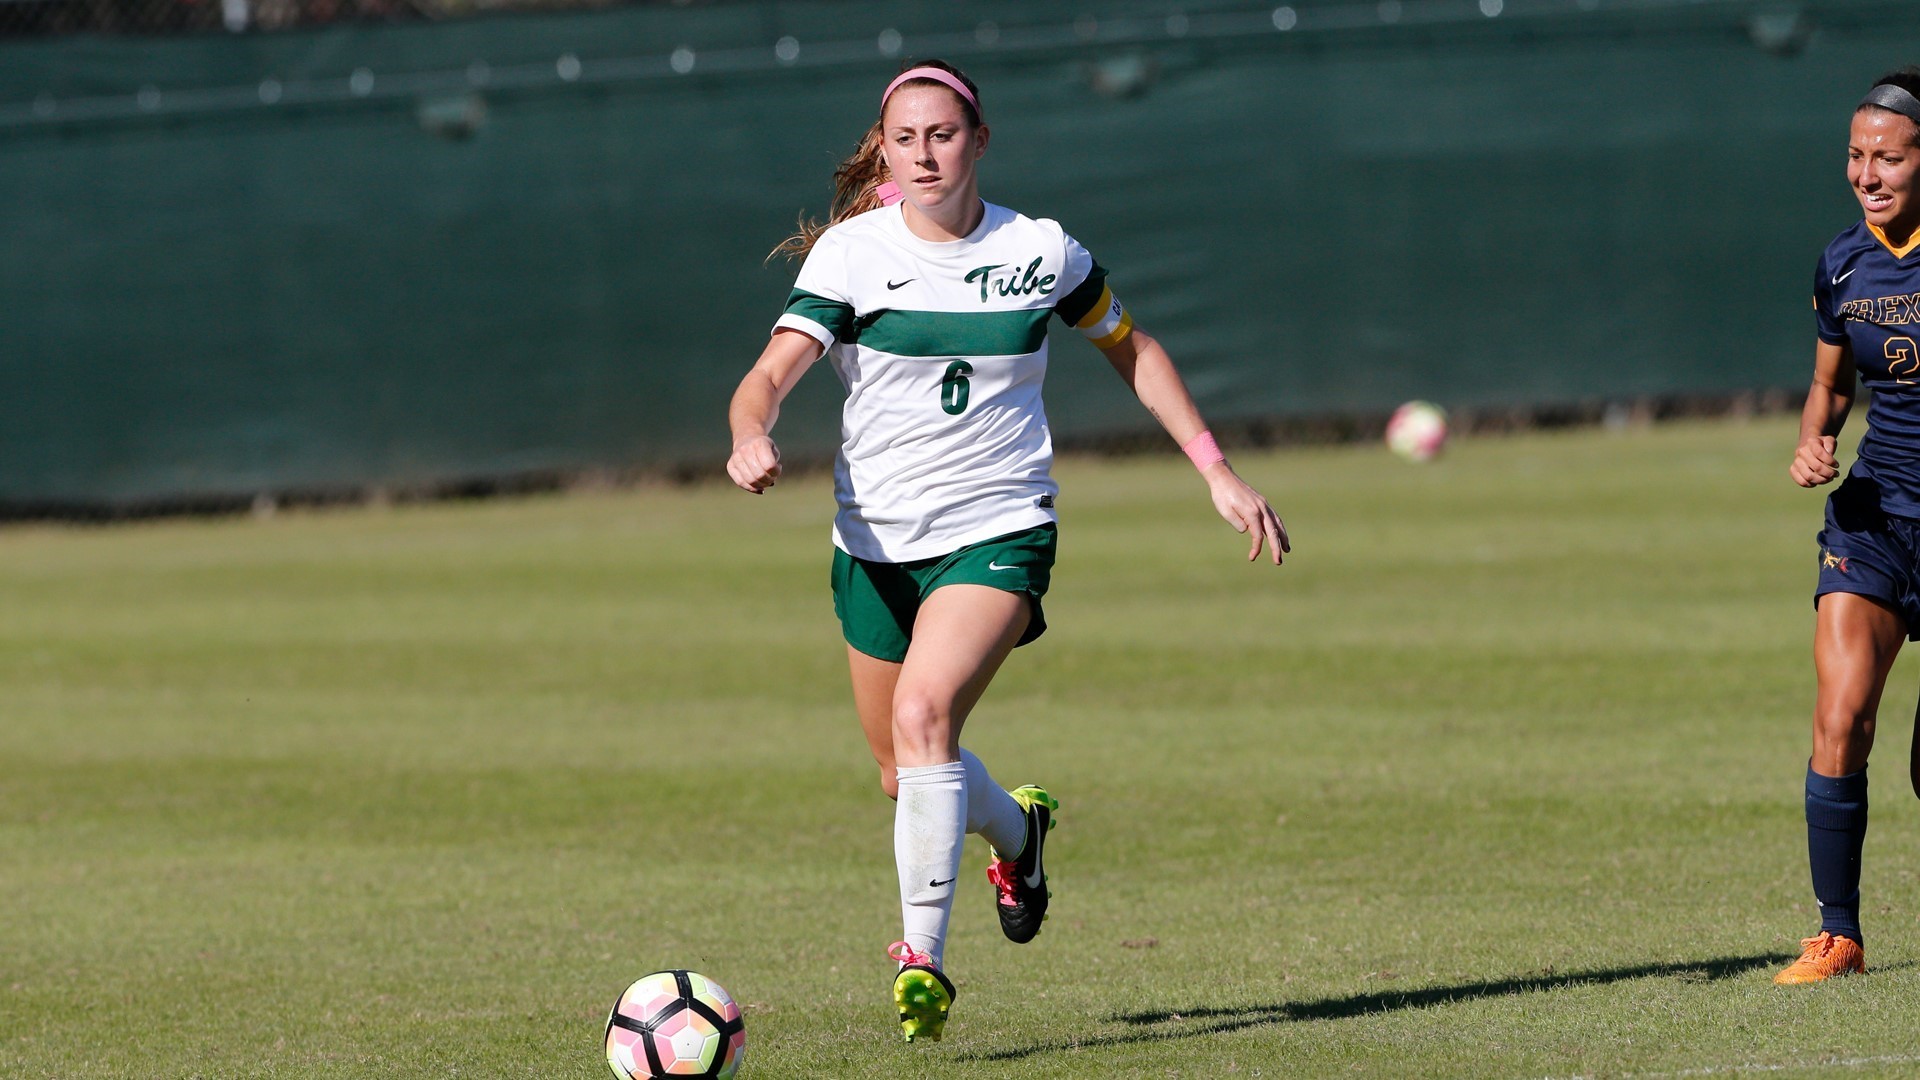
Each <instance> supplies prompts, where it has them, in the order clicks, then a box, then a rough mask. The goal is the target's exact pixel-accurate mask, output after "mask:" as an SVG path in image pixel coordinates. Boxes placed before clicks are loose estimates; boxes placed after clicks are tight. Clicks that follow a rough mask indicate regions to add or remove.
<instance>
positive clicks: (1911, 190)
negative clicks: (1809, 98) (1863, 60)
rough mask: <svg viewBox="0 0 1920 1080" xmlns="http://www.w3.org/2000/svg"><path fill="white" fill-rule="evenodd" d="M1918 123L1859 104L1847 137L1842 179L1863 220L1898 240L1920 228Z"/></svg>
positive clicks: (1919, 132) (1919, 146)
mask: <svg viewBox="0 0 1920 1080" xmlns="http://www.w3.org/2000/svg"><path fill="white" fill-rule="evenodd" d="M1916 168H1920V127H1916V126H1915V125H1914V122H1913V121H1911V120H1909V119H1907V118H1906V117H1904V116H1902V115H1900V114H1899V113H1896V112H1888V111H1887V110H1885V109H1861V110H1860V111H1859V112H1856V113H1854V114H1853V131H1852V133H1851V136H1850V137H1849V138H1848V140H1847V183H1849V184H1851V185H1853V193H1854V194H1855V195H1856V196H1858V197H1859V199H1860V208H1861V209H1862V210H1864V211H1865V212H1866V216H1867V222H1868V224H1871V225H1877V226H1879V228H1880V231H1881V232H1883V233H1886V234H1887V236H1888V238H1889V239H1897V240H1901V241H1904V240H1906V239H1907V238H1908V237H1910V236H1912V235H1913V234H1914V232H1915V230H1916V229H1917V228H1920V192H1916V191H1915V186H1916V185H1915V183H1914V172H1915V169H1916Z"/></svg>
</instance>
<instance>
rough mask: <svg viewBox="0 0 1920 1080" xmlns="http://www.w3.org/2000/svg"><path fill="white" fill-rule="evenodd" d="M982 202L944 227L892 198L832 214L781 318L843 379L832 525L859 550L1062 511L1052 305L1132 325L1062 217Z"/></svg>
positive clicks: (1089, 327)
mask: <svg viewBox="0 0 1920 1080" xmlns="http://www.w3.org/2000/svg"><path fill="white" fill-rule="evenodd" d="M983 205H984V206H985V208H986V213H985V215H984V216H983V217H982V219H981V221H980V226H979V227H978V228H976V229H975V230H974V231H973V232H972V233H971V234H970V235H968V236H967V237H966V238H965V239H962V240H955V241H951V242H947V243H935V242H933V241H928V240H922V239H920V238H919V237H917V236H915V235H913V233H912V232H910V231H909V230H908V229H907V226H906V222H905V220H904V219H903V218H902V217H901V212H902V207H901V206H899V205H896V206H890V207H883V208H881V209H879V210H873V211H870V212H868V213H865V214H861V215H859V216H857V217H853V218H849V219H848V220H846V221H843V222H841V223H840V224H838V225H835V226H834V227H833V228H831V229H828V230H827V231H826V232H824V233H822V234H821V236H820V238H819V240H818V242H817V243H815V244H814V247H813V250H812V251H811V252H810V253H808V255H807V261H806V264H805V265H804V266H802V267H801V268H800V276H799V278H798V279H797V280H796V281H795V282H794V290H793V294H792V296H790V297H789V298H788V300H787V309H786V313H785V314H784V315H782V316H781V317H780V320H779V322H777V323H776V324H775V327H776V329H778V328H782V327H784V328H787V329H792V330H799V331H802V332H804V333H807V334H809V335H811V336H812V337H813V338H814V339H815V340H817V341H819V342H820V344H821V345H822V346H823V347H825V348H826V350H827V357H828V359H829V360H830V362H831V363H832V365H833V370H834V372H835V374H837V375H839V377H840V381H841V383H842V384H843V385H845V386H846V389H847V400H846V406H845V408H844V409H843V411H842V419H841V425H840V453H839V456H838V459H837V460H836V461H835V463H834V495H835V497H836V499H837V500H838V502H839V512H838V513H837V514H836V515H835V516H834V522H833V541H834V543H835V544H836V545H838V546H839V547H840V549H841V550H843V551H845V552H846V553H847V554H849V555H852V556H855V557H856V558H861V559H870V560H874V561H879V562H895V563H898V562H911V561H914V560H916V559H929V558H936V557H939V556H943V555H947V554H950V553H952V552H954V551H956V550H958V549H959V548H962V547H965V546H966V545H968V544H973V543H978V542H979V541H982V540H987V539H991V538H992V537H995V536H1001V535H1004V534H1006V533H1010V532H1018V531H1020V530H1023V529H1031V528H1035V527H1037V526H1040V525H1044V524H1047V523H1048V522H1051V521H1053V520H1054V509H1053V499H1054V495H1055V494H1056V493H1057V491H1058V490H1059V489H1058V486H1057V485H1056V484H1055V483H1054V481H1053V477H1052V476H1051V475H1050V474H1049V471H1048V470H1049V468H1050V466H1051V465H1052V463H1053V440H1052V438H1051V436H1050V435H1049V433H1048V430H1047V417H1046V412H1045V409H1044V408H1043V407H1042V405H1041V402H1040V384H1041V382H1042V380H1043V379H1044V378H1045V377H1046V373H1047V317H1048V316H1049V315H1054V314H1058V315H1059V316H1060V317H1061V318H1062V319H1064V320H1065V321H1066V322H1067V323H1069V324H1070V325H1073V326H1075V327H1076V328H1078V329H1079V330H1080V331H1081V333H1083V334H1085V335H1087V336H1088V337H1089V338H1091V339H1093V341H1094V343H1095V344H1096V345H1097V346H1099V347H1101V348H1105V347H1107V346H1109V345H1112V344H1115V343H1118V342H1119V341H1121V340H1122V339H1124V338H1125V337H1126V336H1127V334H1128V333H1130V332H1132V329H1133V323H1132V320H1131V319H1130V318H1129V317H1128V316H1127V313H1126V310H1125V309H1124V308H1123V307H1121V305H1120V303H1119V301H1117V300H1115V299H1114V298H1113V294H1112V293H1111V292H1109V291H1108V289H1107V286H1106V271H1105V270H1102V269H1101V268H1100V267H1099V265H1098V264H1096V263H1095V262H1094V261H1093V256H1092V255H1090V254H1088V253H1087V250H1086V249H1085V248H1083V247H1081V246H1080V245H1079V244H1078V243H1077V242H1075V241H1074V239H1073V238H1072V237H1071V236H1068V235H1067V234H1066V233H1065V232H1063V231H1062V230H1061V228H1060V226H1059V224H1058V223H1057V222H1053V221H1049V220H1046V219H1039V220H1035V219H1033V218H1028V217H1023V216H1021V215H1020V214H1016V213H1014V212H1013V211H1011V210H1008V209H1006V208H1005V207H1001V206H995V205H993V204H992V203H985V204H983Z"/></svg>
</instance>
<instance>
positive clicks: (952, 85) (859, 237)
mask: <svg viewBox="0 0 1920 1080" xmlns="http://www.w3.org/2000/svg"><path fill="white" fill-rule="evenodd" d="M987 142H988V131H987V127H986V125H985V124H984V123H983V122H982V120H981V110H980V93H979V88H978V87H976V86H975V85H974V84H973V82H972V81H971V80H970V79H968V78H967V77H966V76H965V75H963V74H961V73H960V71H959V70H958V69H956V68H954V67H953V66H951V65H949V64H946V63H944V62H942V61H938V60H929V61H924V62H920V63H916V64H910V65H907V66H906V67H905V68H904V69H903V70H902V72H901V74H900V75H899V77H897V78H895V79H894V80H893V81H892V83H890V84H889V85H888V86H887V88H886V90H885V92H884V93H882V95H881V98H880V119H879V120H877V121H876V122H875V123H874V125H873V127H872V128H870V129H869V130H868V132H867V134H866V136H865V138H864V139H862V141H861V144H860V147H859V149H858V150H857V151H855V153H854V156H853V157H852V158H849V159H848V160H847V161H846V162H844V163H843V164H842V165H841V166H840V168H839V170H838V171H837V172H836V173H835V174H834V182H835V197H834V201H833V213H832V215H831V220H830V222H829V223H828V224H827V225H825V226H821V225H806V226H803V228H802V230H801V232H800V233H799V234H798V235H796V236H794V237H792V238H790V239H789V240H788V241H787V242H786V243H784V244H782V245H781V246H780V248H778V249H776V251H777V252H786V253H789V254H794V255H804V256H805V258H806V261H805V263H804V265H803V266H802V268H801V270H800V274H799V278H798V280H797V281H796V282H795V288H794V290H793V293H792V295H791V296H790V297H789V299H788V301H787V309H786V313H785V314H783V315H782V316H781V317H780V319H779V321H778V323H776V324H775V327H774V330H773V333H772V338H771V340H770V341H769V342H768V344H767V347H766V349H765V351H763V352H762V353H761V354H760V359H759V360H758V361H756V362H755V363H754V365H753V369H752V370H751V371H749V372H748V373H747V376H746V378H745V379H743V380H742V381H741V383H740V387H739V389H738V390H737V391H735V393H734V396H733V402H732V406H731V408H730V410H729V413H728V420H729V422H730V424H731V426H732V429H733V454H732V456H731V458H730V459H729V460H728V462H727V472H728V475H730V476H731V477H732V478H733V481H734V483H736V484H738V485H739V486H740V487H742V488H744V489H746V490H747V491H749V492H752V493H754V494H760V493H762V492H764V491H766V490H767V488H769V487H771V486H773V484H774V483H775V482H776V481H777V480H779V478H780V452H779V449H778V448H777V447H776V446H775V445H774V441H773V439H772V438H771V436H770V435H769V431H770V430H771V428H772V427H773V423H774V420H775V418H776V417H777V416H778V414H779V410H780V402H781V401H782V399H784V398H785V396H786V395H787V393H788V391H790V390H791V389H792V388H793V386H794V384H795V383H796V382H797V381H798V380H799V379H800V377H801V375H803V374H804V373H805V372H806V371H807V369H808V368H809V367H811V366H812V364H813V363H814V361H816V360H818V359H819V358H820V357H821V356H823V355H824V356H826V357H827V358H828V359H829V361H830V363H831V364H832V366H833V369H834V372H835V373H836V374H837V375H838V376H839V377H840V380H841V382H842V383H843V384H844V385H845V386H846V390H847V399H846V405H845V410H844V414H843V421H842V424H841V447H840V453H839V455H838V459H837V461H836V463H835V468H834V495H835V498H836V499H837V501H838V503H839V511H838V513H837V515H836V516H835V518H834V526H833V541H834V547H835V551H834V566H833V593H834V609H835V612H836V614H838V615H839V617H840V623H841V629H842V632H843V633H844V635H845V637H846V639H847V660H848V663H849V665H850V667H851V669H852V675H853V697H854V704H855V707H856V709H857V711H858V712H859V715H860V725H861V727H862V728H863V729H864V731H865V733H866V737H867V744H868V746H869V748H870V749H871V750H872V752H873V757H874V760H875V761H876V762H877V763H878V764H879V766H880V785H881V788H882V789H883V790H884V791H885V792H886V793H887V794H888V795H889V796H891V797H893V798H895V799H896V800H897V802H898V805H897V807H896V809H895V817H894V858H895V863H896V866H897V868H898V872H899V881H900V904H901V915H902V922H903V923H904V933H903V934H902V940H900V941H897V942H895V943H894V944H893V945H892V946H891V947H889V948H888V950H887V952H888V955H889V956H891V957H892V958H893V959H894V960H895V961H897V962H898V965H899V966H898V968H897V969H896V971H895V974H894V982H893V997H894V1003H895V1005H896V1007H897V1008H898V1010H899V1015H900V1024H901V1030H902V1031H903V1033H904V1034H905V1035H906V1037H907V1039H908V1040H909V1041H912V1040H913V1039H915V1038H918V1037H925V1038H927V1039H938V1038H940V1036H941V1033H942V1031H943V1029H944V1027H945V1025H946V1019H947V1012H948V1009H949V1007H950V1006H951V1005H952V1003H953V997H954V987H953V983H952V982H951V981H950V980H949V979H948V978H947V976H946V974H945V973H944V970H943V969H944V965H945V958H944V948H945V944H946V935H947V924H948V919H949V917H950V915H951V912H952V907H953V884H954V880H955V879H956V878H957V877H958V876H959V866H960V856H961V848H962V845H963V843H964V841H965V839H966V834H967V833H969V832H975V833H979V834H980V835H982V836H984V837H985V838H986V839H987V842H988V843H989V844H991V845H992V847H993V861H992V864H991V865H990V866H989V867H988V871H987V876H988V878H989V880H991V881H992V882H993V883H994V885H995V886H996V888H997V890H998V898H997V908H998V912H999V915H1000V922H1001V929H1002V930H1003V931H1004V932H1005V934H1006V936H1007V937H1009V938H1010V939H1012V940H1014V941H1015V942H1025V941H1029V940H1031V939H1032V938H1033V936H1034V935H1035V934H1036V933H1038V932H1039V929H1040V922H1041V920H1042V919H1043V918H1045V916H1046V909H1047V902H1048V895H1049V894H1048V890H1047V886H1046V875H1045V872H1044V869H1043V864H1042V861H1041V854H1042V847H1043V844H1044V843H1045V840H1046V835H1047V830H1048V829H1049V828H1050V827H1051V826H1052V824H1053V817H1052V813H1053V811H1055V810H1057V809H1059V803H1058V802H1056V801H1055V800H1054V799H1053V797H1052V796H1051V795H1049V794H1048V793H1047V792H1046V791H1045V790H1043V789H1042V788H1039V787H1037V786H1028V787H1022V788H1017V789H1015V790H1014V791H1011V792H1008V791H1004V790H1002V789H1001V788H1000V787H999V785H997V784H996V783H994V781H993V778H992V776H991V775H990V774H989V773H988V771H987V769H986V767H985V766H984V765H983V764H981V762H980V760H979V759H978V758H976V757H974V756H973V755H972V754H971V753H969V752H968V751H966V750H963V749H961V747H960V731H961V727H962V725H963V724H964V723H965V721H966V719H967V715H968V713H969V712H971V711H972V709H973V707H974V705H975V704H976V703H978V702H979V700H980V697H981V695H982V694H983V693H984V692H985V691H986V688H987V684H988V682H989V681H990V680H991V679H992V678H993V675H994V673H995V672H996V671H997V670H998V669H999V667H1000V665H1001V663H1002V662H1003V661H1004V660H1005V659H1006V658H1007V655H1008V654H1009V653H1010V652H1012V650H1013V649H1014V648H1015V647H1016V646H1018V645H1022V644H1025V643H1027V642H1029V641H1032V640H1033V639H1034V638H1036V637H1038V636H1039V635H1040V633H1041V632H1042V631H1043V630H1044V629H1045V628H1046V622H1045V619H1044V617H1043V615H1042V612H1041V606H1040V601H1041V597H1042V596H1043V595H1044V594H1045V592H1046V588H1047V584H1048V580H1049V576H1050V572H1051V570H1052V566H1053V555H1054V505H1053V503H1054V496H1055V494H1056V490H1057V489H1056V487H1055V484H1054V482H1053V478H1052V476H1051V475H1050V473H1049V468H1050V466H1051V464H1052V460H1053V446H1052V440H1051V438H1050V436H1049V433H1048V429H1047V419H1046V414H1045V412H1044V411H1043V409H1042V406H1041V400H1040V385H1041V380H1042V378H1043V377H1044V376H1045V374H1046V364H1047V339H1046V328H1047V320H1048V318H1049V317H1050V316H1058V317H1059V318H1061V319H1062V320H1063V321H1065V322H1066V323H1068V324H1069V325H1072V326H1074V327H1075V328H1077V329H1078V330H1079V331H1080V332H1081V333H1082V334H1084V335H1086V336H1087V337H1088V338H1089V339H1091V340H1092V341H1093V343H1094V345H1095V346H1096V347H1097V348H1099V349H1100V351H1101V352H1102V353H1103V354H1104V355H1105V356H1106V358H1107V361H1108V362H1109V363H1110V364H1112V365H1113V368H1114V370H1115V371H1117V372H1118V373H1119V375H1120V377H1121V378H1122V379H1124V380H1126V382H1127V383H1128V385H1129V386H1131V387H1132V389H1133V390H1134V392H1135V393H1136V394H1137V395H1138V397H1139V398H1140V400H1141V402H1142V403H1143V404H1145V405H1146V407H1147V409H1148V410H1149V411H1150V412H1151V413H1152V414H1153V415H1154V417H1155V418H1156V419H1158V420H1159V421H1160V423H1161V425H1162V426H1164V427H1165V428H1166V430H1167V432H1168V434H1170V435H1172V436H1173V438H1174V440H1175V441H1176V442H1178V443H1179V444H1180V445H1181V446H1182V448H1184V449H1185V450H1186V452H1187V454H1188V455H1189V457H1191V458H1192V459H1193V462H1194V465H1195V467H1196V468H1198V469H1199V470H1200V473H1201V476H1202V477H1204V478H1205V480H1206V483H1207V486H1208V488H1209V489H1210V491H1211V494H1212V497H1213V504H1214V507H1215V509H1216V510H1218V511H1219V513H1220V516H1221V517H1223V518H1225V519H1226V521H1227V522H1228V524H1230V525H1232V526H1233V527H1234V528H1235V529H1236V530H1238V531H1240V532H1243V533H1247V534H1249V536H1250V538H1251V541H1252V543H1251V546H1250V547H1249V549H1248V551H1247V559H1248V561H1249V562H1253V561H1257V560H1258V559H1259V557H1260V553H1261V551H1262V549H1263V548H1264V549H1265V550H1266V551H1267V552H1268V555H1269V557H1270V558H1271V560H1272V562H1273V564H1274V565H1276V566H1278V565H1279V564H1280V561H1281V553H1282V552H1284V551H1288V550H1290V546H1289V543H1288V540H1287V532H1286V528H1285V526H1284V525H1282V524H1281V521H1280V518H1279V516H1278V515H1277V514H1275V513H1274V511H1273V508H1272V507H1271V506H1270V505H1268V503H1267V500H1266V499H1265V498H1263V497H1262V496H1261V495H1260V493H1259V492H1257V491H1255V490H1254V489H1253V488H1252V487H1250V486H1248V485H1247V483H1246V482H1245V481H1243V480H1241V479H1240V477H1239V476H1237V475H1235V473H1234V471H1233V469H1232V468H1231V467H1230V466H1229V465H1228V464H1227V461H1226V458H1225V456H1224V455H1222V454H1221V453H1220V450H1219V447H1218V446H1217V445H1216V443H1215V442H1214V439H1213V436H1212V435H1211V434H1210V433H1209V432H1208V431H1207V425H1206V423H1205V421H1204V420H1203V419H1202V418H1201V416H1200V412H1199V410H1198V409H1197V408H1196V407H1195V406H1194V403H1193V399H1192V397H1191V396H1190V395H1189V394H1188V393H1187V389H1186V386H1185V384H1184V383H1183V382H1182V381H1181V379H1180V376H1179V374H1178V373H1177V372H1176V371H1175V370H1174V367H1173V363H1172V361H1171V360H1170V359H1169V358H1168V356H1167V353H1166V351H1165V350H1164V349H1162V348H1161V346H1160V344H1159V343H1158V342H1156V341H1154V340H1153V339H1152V338H1150V337H1148V336H1147V335H1146V334H1145V333H1143V332H1141V331H1140V330H1139V329H1137V328H1136V327H1135V326H1134V325H1133V320H1132V318H1131V316H1130V315H1129V314H1128V313H1127V311H1126V309H1125V308H1124V307H1123V306H1122V305H1121V304H1120V302H1119V301H1118V300H1116V299H1114V298H1113V294H1112V292H1111V290H1110V289H1108V287H1107V284H1106V271H1105V270H1103V269H1101V268H1100V266H1099V265H1098V264H1097V263H1095V262H1094V260H1093V257H1092V256H1091V255H1089V254H1088V253H1087V250H1086V249H1085V248H1083V247H1081V246H1080V245H1079V244H1078V243H1076V242H1075V241H1074V239H1073V238H1072V237H1070V236H1068V235H1066V233H1064V232H1063V231H1062V230H1061V228H1060V226H1059V225H1058V224H1057V223H1055V222H1052V221H1046V220H1034V219H1031V218H1027V217H1023V216H1021V215H1020V214H1017V213H1015V212H1013V211H1011V210H1008V209H1006V208H1004V207H999V206H994V205H992V204H990V203H986V202H983V201H982V200H981V198H980V195H979V188H978V182H977V176H976V172H975V170H976V165H977V163H978V161H979V160H980V158H981V156H982V155H984V154H985V153H986V150H987Z"/></svg>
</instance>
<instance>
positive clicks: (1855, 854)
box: [1807, 766, 1867, 945]
mask: <svg viewBox="0 0 1920 1080" xmlns="http://www.w3.org/2000/svg"><path fill="white" fill-rule="evenodd" d="M1866 838H1867V770H1865V769H1861V770H1860V771H1859V772H1857V773H1851V774H1849V775H1847V776H1821V775H1820V774H1819V773H1817V772H1814V771H1813V768H1812V767H1811V766H1809V767H1808V768H1807V864H1808V865H1809V866H1810V867H1811V868H1812V869H1813V897H1814V899H1816V900H1818V901H1820V929H1822V930H1825V931H1827V932H1828V933H1831V934H1834V935H1837V936H1840V937H1850V938H1852V939H1853V940H1855V941H1857V942H1860V943H1861V944H1863V945H1864V944H1866V942H1865V940H1864V939H1863V938H1862V937H1861V935H1860V846H1861V844H1862V843H1863V842H1864V841H1865V840H1866Z"/></svg>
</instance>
